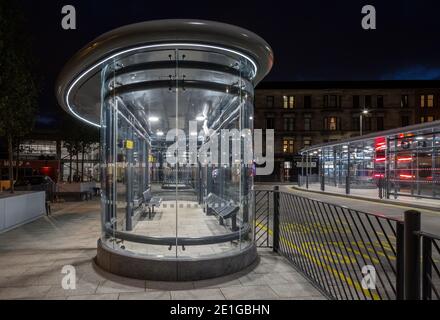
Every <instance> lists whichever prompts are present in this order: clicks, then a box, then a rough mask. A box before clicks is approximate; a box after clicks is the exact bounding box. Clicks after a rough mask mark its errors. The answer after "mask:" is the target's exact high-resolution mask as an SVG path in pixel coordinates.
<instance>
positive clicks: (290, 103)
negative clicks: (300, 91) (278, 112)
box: [283, 96, 296, 109]
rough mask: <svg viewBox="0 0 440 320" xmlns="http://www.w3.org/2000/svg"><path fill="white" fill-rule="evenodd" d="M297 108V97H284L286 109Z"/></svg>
mask: <svg viewBox="0 0 440 320" xmlns="http://www.w3.org/2000/svg"><path fill="white" fill-rule="evenodd" d="M295 106H296V98H295V96H283V107H284V109H294V108H295Z"/></svg>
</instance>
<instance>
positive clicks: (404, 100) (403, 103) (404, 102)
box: [400, 94, 409, 108]
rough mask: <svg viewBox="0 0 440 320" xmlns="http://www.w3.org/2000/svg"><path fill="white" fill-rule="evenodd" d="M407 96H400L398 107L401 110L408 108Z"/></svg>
mask: <svg viewBox="0 0 440 320" xmlns="http://www.w3.org/2000/svg"><path fill="white" fill-rule="evenodd" d="M408 105H409V103H408V95H407V94H405V95H402V97H401V99H400V107H402V108H408Z"/></svg>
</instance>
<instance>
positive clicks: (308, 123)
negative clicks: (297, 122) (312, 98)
mask: <svg viewBox="0 0 440 320" xmlns="http://www.w3.org/2000/svg"><path fill="white" fill-rule="evenodd" d="M304 131H312V119H311V118H310V117H307V116H306V117H305V118H304Z"/></svg>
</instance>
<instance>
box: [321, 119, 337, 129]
mask: <svg viewBox="0 0 440 320" xmlns="http://www.w3.org/2000/svg"><path fill="white" fill-rule="evenodd" d="M324 128H325V130H328V131H336V130H338V118H337V117H326V118H325V119H324Z"/></svg>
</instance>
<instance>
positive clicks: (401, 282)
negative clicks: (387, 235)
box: [396, 222, 405, 300]
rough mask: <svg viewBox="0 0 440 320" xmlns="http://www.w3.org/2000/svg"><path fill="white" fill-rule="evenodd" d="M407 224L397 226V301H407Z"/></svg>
mask: <svg viewBox="0 0 440 320" xmlns="http://www.w3.org/2000/svg"><path fill="white" fill-rule="evenodd" d="M404 253H405V224H404V223H403V222H397V224H396V300H404V299H405V254H404Z"/></svg>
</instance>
